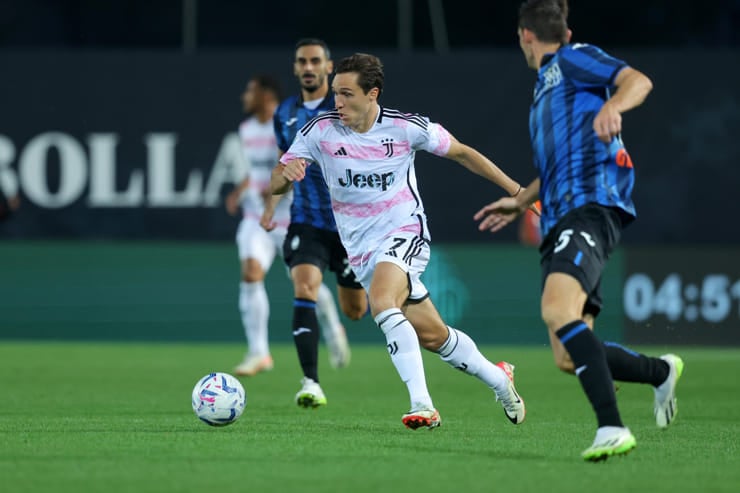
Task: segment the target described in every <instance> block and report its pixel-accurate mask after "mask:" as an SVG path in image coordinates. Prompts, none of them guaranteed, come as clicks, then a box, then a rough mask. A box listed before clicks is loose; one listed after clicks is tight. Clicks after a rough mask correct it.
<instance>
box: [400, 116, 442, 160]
mask: <svg viewBox="0 0 740 493" xmlns="http://www.w3.org/2000/svg"><path fill="white" fill-rule="evenodd" d="M424 120H425V121H426V122H427V125H426V128H422V127H419V126H417V125H409V126H408V127H407V128H408V130H409V140H410V141H411V148H412V149H414V150H415V151H427V152H430V153H432V154H435V155H437V156H446V155H447V152H448V151H449V150H450V144H451V143H452V137H451V135H450V133H449V132H448V131H447V129H445V128H444V127H443V126H442V125H440V124H438V123H432V122H429V120H428V119H427V118H424Z"/></svg>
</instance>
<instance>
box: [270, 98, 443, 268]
mask: <svg viewBox="0 0 740 493" xmlns="http://www.w3.org/2000/svg"><path fill="white" fill-rule="evenodd" d="M450 144H451V137H450V134H449V133H448V132H447V130H445V129H444V128H443V127H442V126H441V125H439V124H436V123H431V122H430V121H429V119H428V118H426V117H422V116H419V115H415V114H408V113H401V112H400V111H397V110H392V109H388V108H382V107H381V108H380V109H379V112H378V118H377V120H376V122H375V124H374V125H373V127H372V128H371V129H370V130H369V131H367V132H366V133H362V134H361V133H357V132H355V131H353V130H351V129H350V128H349V127H347V126H345V125H344V124H343V123H342V122H341V120H340V119H339V115H338V113H337V112H336V111H331V112H327V113H324V114H323V115H320V116H318V117H316V118H314V119H313V120H311V121H309V122H308V123H307V124H306V125H305V126H304V127H303V128H302V129H301V130H300V132H298V135H297V136H296V138H295V140H294V141H293V144H292V145H291V146H290V149H288V152H286V153H285V154H284V155H283V157H282V158H281V160H280V161H281V162H283V163H287V162H288V161H290V160H291V159H296V158H304V159H306V160H307V161H311V162H312V163H315V164H311V166H316V165H318V166H320V167H321V170H322V172H323V174H324V179H325V180H326V184H327V185H328V187H329V194H330V196H331V201H332V210H333V211H334V218H335V219H336V222H337V228H338V230H339V236H340V237H341V239H342V243H343V244H344V247H345V249H346V250H347V253H348V255H349V258H350V263H351V264H353V263H355V262H357V261H358V259H362V258H363V257H364V256H367V254H368V252H371V251H373V250H374V249H376V248H378V246H379V245H380V243H381V242H382V241H383V240H384V239H385V238H388V237H389V236H391V235H393V234H394V233H397V232H401V231H405V232H413V233H416V234H417V235H418V236H419V237H421V238H424V239H426V240H430V239H431V237H430V235H429V230H428V229H427V222H426V215H425V213H424V205H423V203H422V200H421V196H420V195H419V189H418V185H417V182H416V172H415V168H414V156H415V153H416V151H417V150H424V151H428V152H431V153H433V154H436V155H439V156H444V155H446V154H447V151H448V150H449V148H450ZM353 260H354V261H353Z"/></svg>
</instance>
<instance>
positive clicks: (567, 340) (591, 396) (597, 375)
mask: <svg viewBox="0 0 740 493" xmlns="http://www.w3.org/2000/svg"><path fill="white" fill-rule="evenodd" d="M555 335H557V336H558V338H559V339H560V342H562V343H563V345H564V346H565V349H567V350H568V353H570V357H571V359H572V360H573V364H574V365H575V368H576V375H577V376H578V379H579V380H580V382H581V387H583V391H584V392H585V394H586V396H587V397H588V400H589V402H591V406H592V407H593V409H594V412H596V419H597V421H598V424H599V427H602V426H620V427H621V426H624V425H623V424H622V419H621V418H620V416H619V409H617V396H616V395H615V393H614V383H613V382H612V376H611V373H610V372H609V366H608V365H607V362H606V354H605V352H604V345H603V344H602V342H601V341H600V340H599V339H598V338H597V337H596V336H595V335H594V333H593V332H591V330H589V328H588V325H586V323H585V322H584V321H583V320H575V321H573V322H570V323H568V324H566V325H565V326H563V327H561V328H560V329H558V331H557V332H556V333H555Z"/></svg>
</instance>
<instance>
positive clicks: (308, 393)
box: [295, 377, 326, 409]
mask: <svg viewBox="0 0 740 493" xmlns="http://www.w3.org/2000/svg"><path fill="white" fill-rule="evenodd" d="M295 402H296V404H298V405H299V406H300V407H303V408H306V409H316V408H317V407H319V406H326V396H325V395H324V391H323V390H321V386H320V385H319V384H318V383H316V382H314V381H313V379H311V378H308V377H303V378H302V379H301V390H299V391H298V393H297V394H296V395H295Z"/></svg>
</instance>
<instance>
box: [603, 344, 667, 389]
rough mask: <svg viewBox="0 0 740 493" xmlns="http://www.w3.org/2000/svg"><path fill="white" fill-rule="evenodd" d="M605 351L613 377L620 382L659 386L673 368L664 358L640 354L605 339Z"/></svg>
mask: <svg viewBox="0 0 740 493" xmlns="http://www.w3.org/2000/svg"><path fill="white" fill-rule="evenodd" d="M604 352H605V353H606V360H607V363H608V364H609V371H611V374H612V378H613V379H614V380H619V381H620V382H638V383H649V384H650V385H652V386H653V387H657V386H658V385H660V384H662V383H663V382H665V380H666V378H668V373H669V372H670V370H671V369H670V367H669V366H668V363H666V362H665V361H663V360H662V359H660V358H655V357H652V356H646V355H644V354H640V353H638V352H635V351H633V350H631V349H629V348H626V347H624V346H622V345H620V344H617V343H616V342H608V341H604Z"/></svg>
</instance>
